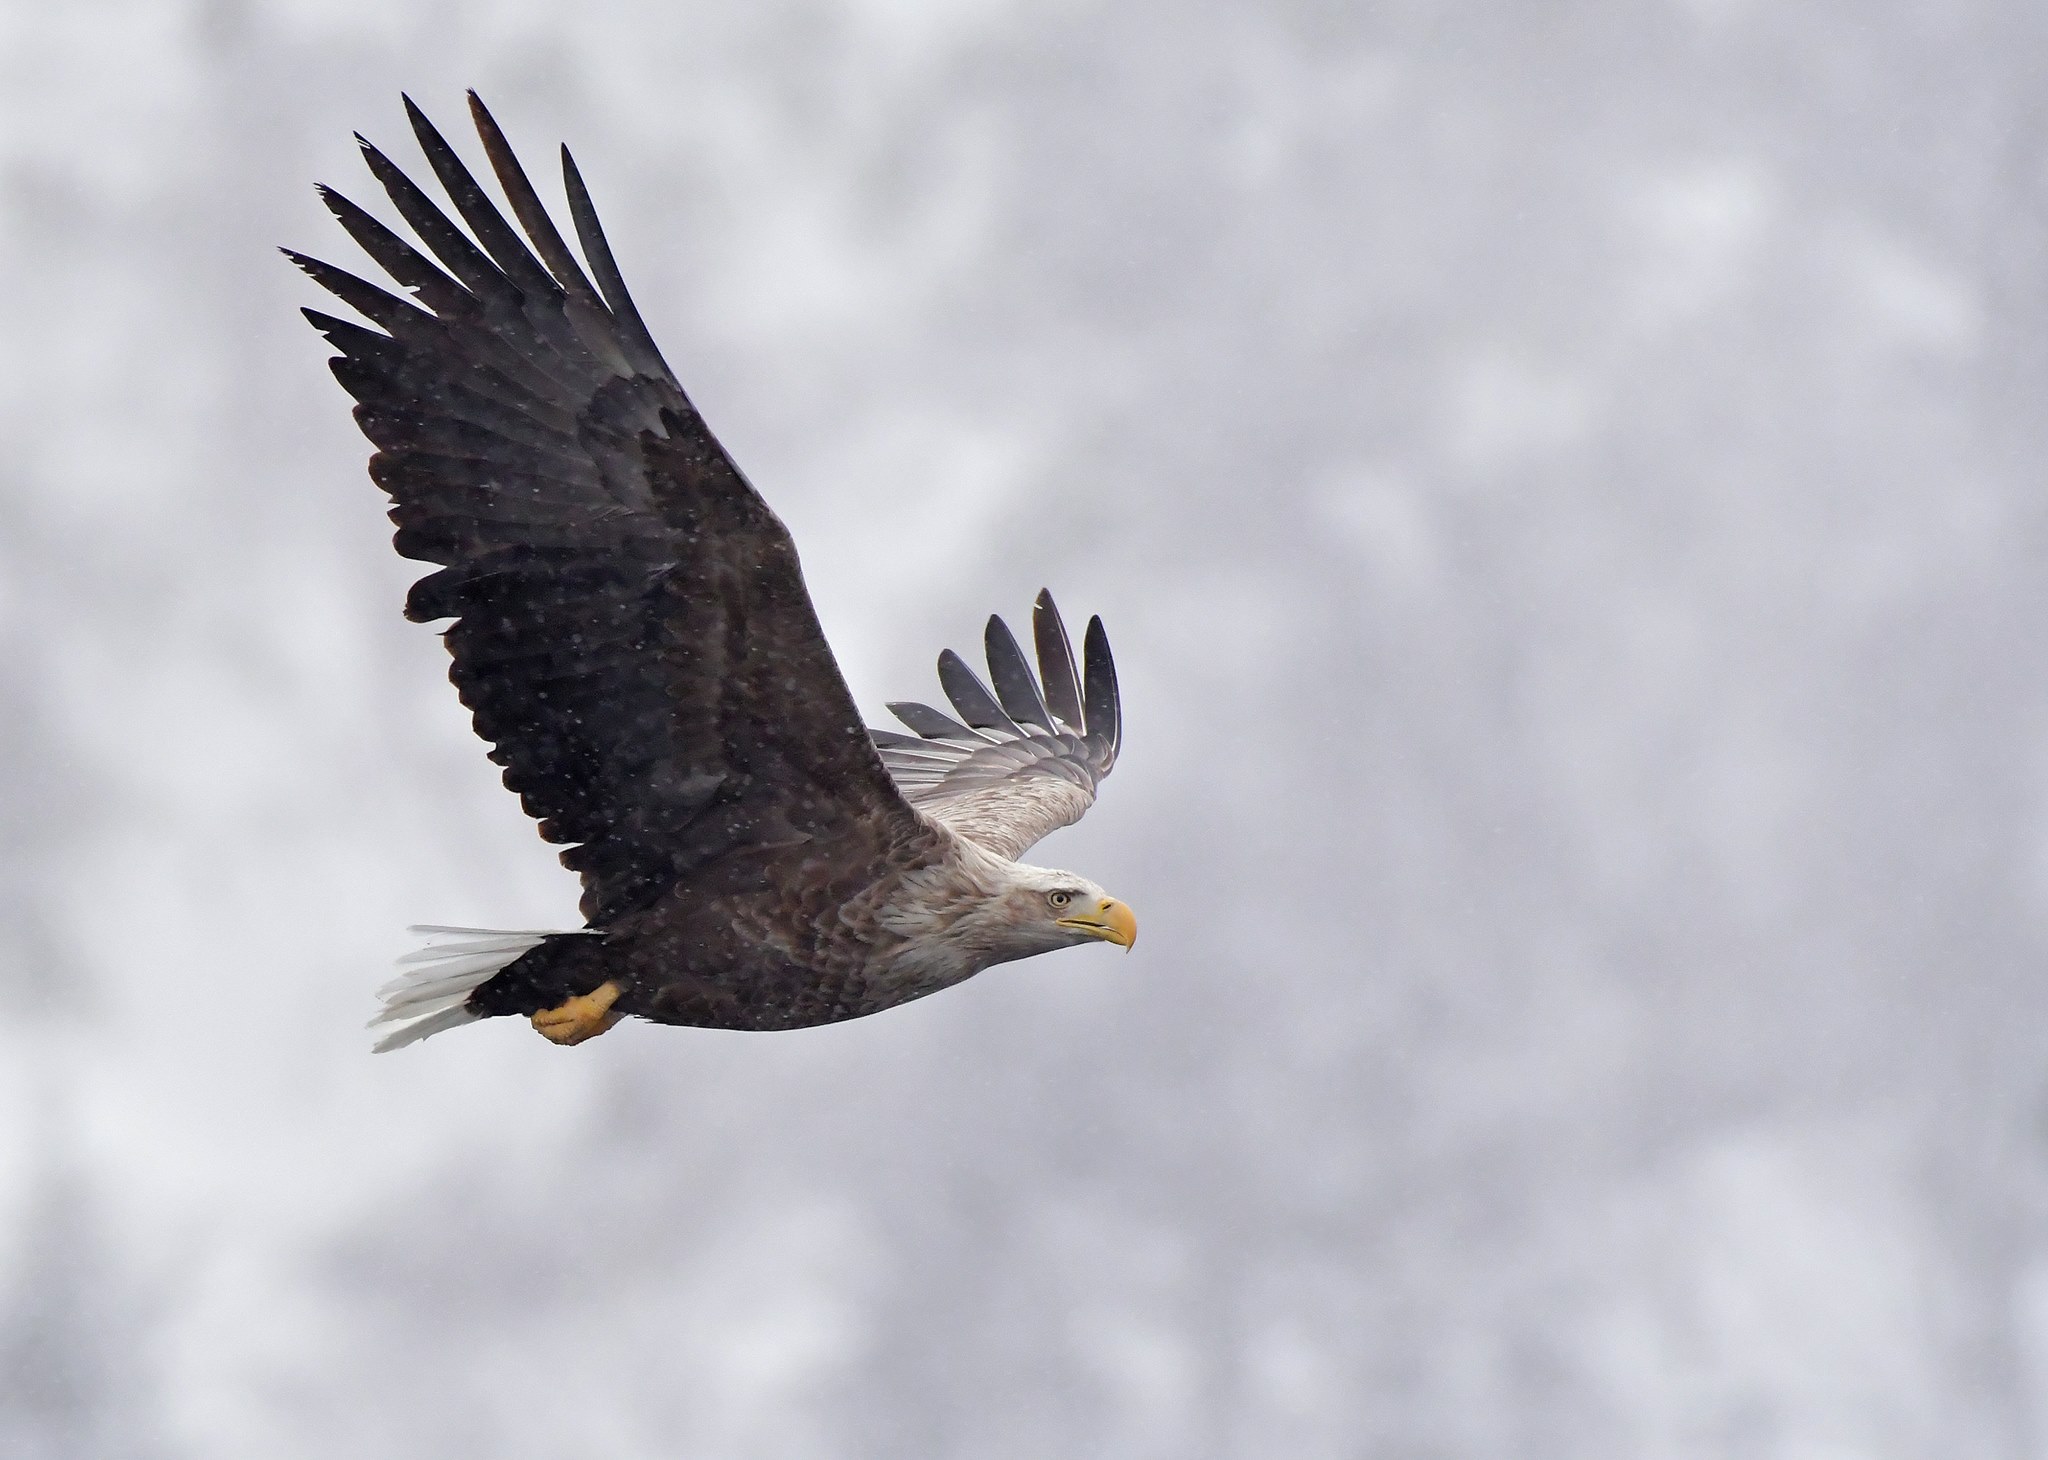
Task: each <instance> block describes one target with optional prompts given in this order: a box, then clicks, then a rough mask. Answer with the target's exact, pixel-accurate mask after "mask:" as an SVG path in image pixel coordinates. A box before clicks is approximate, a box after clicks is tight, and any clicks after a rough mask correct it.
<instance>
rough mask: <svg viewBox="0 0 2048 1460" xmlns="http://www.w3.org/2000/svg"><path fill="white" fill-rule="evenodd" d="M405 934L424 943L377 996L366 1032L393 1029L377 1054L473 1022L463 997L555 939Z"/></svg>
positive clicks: (429, 927)
mask: <svg viewBox="0 0 2048 1460" xmlns="http://www.w3.org/2000/svg"><path fill="white" fill-rule="evenodd" d="M409 931H411V932H414V933H419V934H423V935H424V936H425V937H426V938H427V939H428V943H427V946H426V947H424V948H421V949H418V950H416V951H414V952H412V953H408V954H406V955H405V956H404V957H403V958H401V959H399V960H398V962H399V966H400V967H401V968H403V969H404V970H405V971H404V972H403V973H401V974H399V976H398V977H397V978H394V979H392V980H391V981H390V982H389V983H387V984H385V985H384V986H383V987H382V988H380V989H378V990H377V994H378V996H379V997H380V998H382V999H383V1000H384V1007H383V1008H382V1009H379V1010H378V1011H377V1016H376V1017H375V1018H374V1019H372V1020H371V1021H370V1027H371V1028H372V1029H374V1028H376V1027H377V1026H378V1025H380V1024H393V1023H396V1024H397V1025H398V1027H397V1028H396V1029H393V1030H392V1031H391V1032H390V1033H388V1034H386V1035H385V1036H384V1037H383V1038H382V1039H380V1040H378V1041H377V1043H376V1045H375V1050H376V1052H377V1053H378V1054H383V1053H384V1052H385V1051H386V1050H393V1049H403V1048H404V1047H405V1046H406V1045H408V1044H411V1043H413V1042H414V1041H416V1040H421V1039H425V1038H426V1037H427V1036H429V1035H431V1034H439V1033H440V1032H441V1031H442V1030H444V1029H453V1028H455V1027H457V1026H458V1025H462V1024H468V1023H471V1022H472V1021H474V1020H475V1019H476V1018H477V1017H478V1016H477V1015H475V1014H472V1013H470V1012H469V1009H468V1007H467V1005H468V1002H469V996H470V995H471V994H473V993H475V992H476V991H477V989H478V988H479V987H481V986H482V985H483V984H485V983H486V982H488V981H489V980H490V978H491V977H492V975H494V974H496V973H497V972H498V971H499V970H500V969H502V968H504V967H505V966H506V965H508V964H510V963H511V962H512V961H513V960H514V959H516V958H518V957H519V956H520V955H521V954H522V953H524V952H526V951H527V950H528V949H529V948H534V947H538V946H539V944H540V941H541V939H543V938H552V937H554V936H556V935H555V934H554V933H551V932H541V931H534V932H511V931H507V930H506V929H503V928H447V927H440V926H438V925H434V924H423V925H421V926H418V927H414V928H412V929H410V930H409Z"/></svg>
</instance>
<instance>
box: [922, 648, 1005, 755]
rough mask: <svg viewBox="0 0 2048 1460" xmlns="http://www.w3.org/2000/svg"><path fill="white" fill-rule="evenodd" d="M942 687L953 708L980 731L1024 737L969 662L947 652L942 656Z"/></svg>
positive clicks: (940, 670) (940, 662)
mask: <svg viewBox="0 0 2048 1460" xmlns="http://www.w3.org/2000/svg"><path fill="white" fill-rule="evenodd" d="M939 687H940V688H941V689H943V690H944V691H945V692H946V698H947V699H949V700H951V701H952V702H953V708H954V709H955V710H956V711H958V712H959V715H960V718H961V719H963V720H965V721H966V722H967V723H968V724H969V725H970V726H972V727H973V728H974V729H976V730H998V731H1002V732H1004V733H1006V734H1010V735H1016V736H1022V735H1023V734H1024V731H1023V728H1022V727H1021V726H1019V725H1018V724H1017V722H1016V721H1015V720H1012V719H1011V718H1010V717H1009V715H1007V714H1006V713H1004V711H1003V707H1002V705H1001V703H1000V702H998V701H997V699H996V697H995V696H994V695H993V694H991V693H989V688H988V686H987V685H985V684H983V683H982V682H981V676H980V675H978V674H976V673H975V672H974V671H973V670H972V669H969V668H968V667H967V661H966V660H965V659H962V658H961V657H960V656H959V655H958V654H955V653H954V652H953V651H952V650H951V649H947V650H945V651H943V652H942V653H940V655H939Z"/></svg>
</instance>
